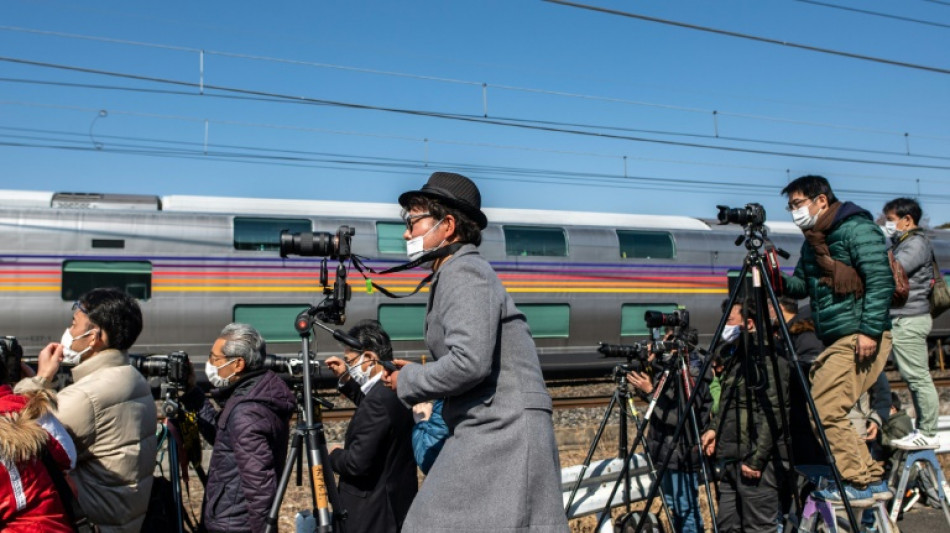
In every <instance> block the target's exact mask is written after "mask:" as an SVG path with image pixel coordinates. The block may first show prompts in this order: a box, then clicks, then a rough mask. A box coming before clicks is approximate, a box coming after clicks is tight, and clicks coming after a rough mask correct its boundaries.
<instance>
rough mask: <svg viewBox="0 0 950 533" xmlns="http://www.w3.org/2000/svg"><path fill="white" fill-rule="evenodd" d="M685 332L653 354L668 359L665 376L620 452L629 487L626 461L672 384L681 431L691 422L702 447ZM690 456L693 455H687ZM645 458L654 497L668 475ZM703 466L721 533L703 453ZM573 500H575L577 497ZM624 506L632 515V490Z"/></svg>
mask: <svg viewBox="0 0 950 533" xmlns="http://www.w3.org/2000/svg"><path fill="white" fill-rule="evenodd" d="M651 313H653V312H651V311H648V312H647V315H650V314H651ZM684 316H688V315H685V312H684ZM648 322H649V320H648ZM648 325H649V324H648ZM682 329H683V328H680V332H679V334H678V335H677V338H676V340H674V341H672V342H671V341H665V342H664V341H657V342H656V343H655V344H654V345H653V346H654V348H653V351H654V353H655V354H656V355H657V356H658V357H660V356H665V357H664V359H663V361H662V364H661V367H662V369H663V372H662V374H661V375H660V378H659V380H658V381H657V384H656V386H655V387H654V388H653V393H652V396H651V398H650V403H649V405H648V407H647V410H646V412H645V413H644V416H643V419H642V420H641V421H640V423H639V425H638V427H637V434H636V436H635V437H634V441H633V445H632V446H630V448H629V450H623V449H622V450H621V451H620V455H621V456H622V457H623V458H624V466H623V469H622V471H621V476H622V477H621V479H623V480H624V481H625V482H626V483H627V484H628V483H629V479H628V470H629V463H628V462H627V461H626V458H627V457H629V456H630V455H631V454H632V452H633V450H636V448H637V446H639V445H640V443H641V441H642V440H643V438H644V435H646V429H647V426H649V424H650V421H651V419H652V415H653V411H654V410H655V409H656V406H657V403H658V402H659V400H660V399H661V398H663V397H664V395H665V394H666V388H667V387H668V386H671V385H670V384H671V383H672V387H674V390H675V391H674V397H675V398H676V399H677V419H678V420H679V425H678V426H677V427H678V428H681V427H682V424H683V423H684V422H685V421H686V420H687V419H688V420H689V421H690V427H691V429H692V431H693V438H694V439H695V443H696V445H697V446H698V445H699V442H700V441H699V437H700V436H699V421H698V419H697V418H696V412H695V409H694V408H693V406H692V404H688V403H687V401H686V400H687V398H688V397H690V393H691V390H693V386H692V379H691V377H690V375H689V362H688V358H689V347H688V343H686V342H683V340H682V339H683V332H682V331H681V330H682ZM605 348H606V349H607V350H610V349H617V348H619V349H621V350H624V349H627V350H630V349H636V350H640V349H641V348H640V346H635V347H626V346H621V347H617V348H611V347H607V346H606V345H605V346H602V348H601V351H602V352H604V351H605ZM627 367H628V368H627V370H628V371H629V370H630V368H629V367H630V365H629V364H628V365H627ZM615 372H616V369H615ZM624 373H626V372H624ZM671 375H672V379H671ZM623 381H624V382H626V379H623ZM608 412H609V408H608ZM602 429H603V422H602V423H601V430H602ZM598 433H599V432H598ZM679 438H680V434H679V433H677V434H675V435H674V437H673V439H672V442H673V443H674V444H673V446H672V447H671V448H670V455H668V456H667V457H666V466H668V464H669V460H670V457H671V456H672V453H673V451H674V450H675V448H676V445H677V444H678V443H679ZM625 440H626V439H623V441H622V443H621V446H623V445H624V444H623V442H625ZM595 444H596V441H595ZM687 450H688V449H687ZM592 451H593V447H592V448H591V452H592ZM687 453H689V452H688V451H687ZM644 455H645V456H646V459H647V461H648V464H649V466H650V470H651V480H652V485H651V494H654V492H653V489H654V488H655V487H658V486H659V485H660V482H661V481H662V479H663V477H662V476H663V472H664V471H663V470H661V472H660V475H659V476H657V473H656V469H655V466H654V463H653V460H652V458H651V457H650V454H649V453H645V454H644ZM589 459H590V452H589V453H588V460H589ZM699 463H700V468H701V470H702V476H703V483H704V486H705V490H706V497H707V502H708V504H709V513H710V516H711V517H712V522H713V531H716V532H718V527H717V525H716V510H715V508H714V506H713V505H712V501H713V500H712V489H711V487H710V484H709V480H710V475H709V471H708V469H707V467H706V461H705V459H704V457H703V455H702V451H701V450H700V451H699ZM666 466H664V469H665V468H666ZM585 469H586V463H585ZM581 473H582V474H583V470H582V471H581ZM618 487H619V480H618V482H617V483H615V484H614V488H613V490H612V491H611V493H610V496H609V497H608V499H607V504H606V505H605V506H604V509H603V511H602V512H601V514H600V518H599V520H598V523H597V528H595V530H599V528H600V527H601V524H602V523H603V521H604V519H606V517H608V516H610V515H611V512H610V509H611V502H613V499H614V496H615V495H616V492H617V489H618ZM575 490H576V488H575ZM571 497H572V498H573V494H572V496H571ZM624 502H625V503H626V505H627V508H626V512H627V514H628V515H629V513H630V508H629V505H630V495H629V488H625V498H624ZM650 503H651V504H652V500H651V501H650ZM649 509H650V505H647V507H645V511H644V513H643V515H642V516H641V520H640V522H641V523H643V522H644V521H645V519H646V516H647V513H646V511H647V510H649ZM664 509H665V510H666V514H667V520H668V521H669V524H670V525H671V526H672V525H673V524H674V521H673V519H672V517H671V516H670V510H669V508H668V507H667V506H666V505H664ZM630 523H632V522H631V521H630V519H629V518H625V521H624V524H630ZM623 530H624V531H626V526H624V529H623Z"/></svg>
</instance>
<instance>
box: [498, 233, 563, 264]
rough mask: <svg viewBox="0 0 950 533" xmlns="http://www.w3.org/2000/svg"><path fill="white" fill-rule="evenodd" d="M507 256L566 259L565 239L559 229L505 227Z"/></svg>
mask: <svg viewBox="0 0 950 533" xmlns="http://www.w3.org/2000/svg"><path fill="white" fill-rule="evenodd" d="M505 251H506V253H507V254H508V255H523V256H528V255H536V256H537V255H540V256H555V257H567V237H566V236H565V235H564V230H563V229H561V228H538V227H531V226H505Z"/></svg>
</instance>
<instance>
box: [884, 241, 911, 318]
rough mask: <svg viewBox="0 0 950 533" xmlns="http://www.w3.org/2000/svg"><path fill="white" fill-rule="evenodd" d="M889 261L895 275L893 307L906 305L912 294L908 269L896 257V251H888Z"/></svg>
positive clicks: (892, 297)
mask: <svg viewBox="0 0 950 533" xmlns="http://www.w3.org/2000/svg"><path fill="white" fill-rule="evenodd" d="M887 262H888V263H890V265H891V275H892V276H894V294H892V295H891V307H904V304H906V303H907V297H908V296H909V295H910V280H909V279H907V271H906V270H904V266H903V265H901V262H900V261H898V260H897V259H895V258H894V251H893V250H888V251H887Z"/></svg>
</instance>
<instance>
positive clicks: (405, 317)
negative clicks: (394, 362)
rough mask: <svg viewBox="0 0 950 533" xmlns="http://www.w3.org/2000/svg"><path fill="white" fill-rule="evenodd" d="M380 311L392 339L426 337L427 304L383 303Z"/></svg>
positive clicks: (384, 327)
mask: <svg viewBox="0 0 950 533" xmlns="http://www.w3.org/2000/svg"><path fill="white" fill-rule="evenodd" d="M405 227H406V226H405V225H403V228H405ZM378 313H379V323H380V324H382V326H383V329H384V330H386V333H389V338H390V339H392V340H394V341H421V340H423V339H424V338H425V320H426V304H383V305H380V306H379V309H378Z"/></svg>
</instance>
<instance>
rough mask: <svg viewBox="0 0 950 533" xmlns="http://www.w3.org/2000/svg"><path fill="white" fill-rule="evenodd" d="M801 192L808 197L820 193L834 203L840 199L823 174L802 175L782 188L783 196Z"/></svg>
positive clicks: (830, 202) (813, 196)
mask: <svg viewBox="0 0 950 533" xmlns="http://www.w3.org/2000/svg"><path fill="white" fill-rule="evenodd" d="M796 192H800V193H802V194H803V195H805V196H807V197H808V198H815V197H817V196H818V195H819V194H824V195H825V196H826V197H828V203H829V204H833V203H835V202H837V201H838V198H837V197H836V196H835V193H834V192H833V191H832V190H831V184H830V183H828V180H826V179H825V178H824V177H823V176H813V175H811V174H809V175H808V176H802V177H800V178H796V179H794V180H792V181H791V182H790V183H789V184H788V185H786V186H785V188H784V189H782V195H783V196H791V195H792V193H796Z"/></svg>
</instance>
